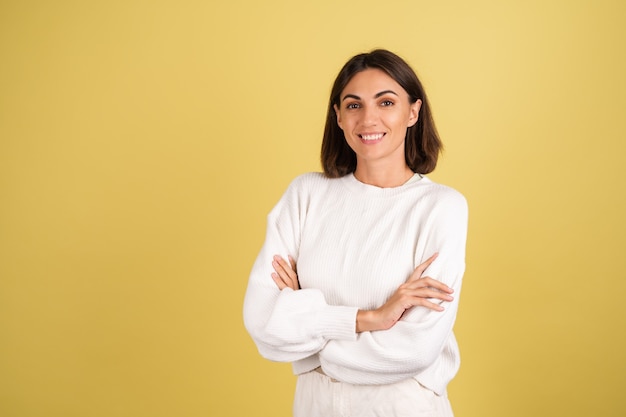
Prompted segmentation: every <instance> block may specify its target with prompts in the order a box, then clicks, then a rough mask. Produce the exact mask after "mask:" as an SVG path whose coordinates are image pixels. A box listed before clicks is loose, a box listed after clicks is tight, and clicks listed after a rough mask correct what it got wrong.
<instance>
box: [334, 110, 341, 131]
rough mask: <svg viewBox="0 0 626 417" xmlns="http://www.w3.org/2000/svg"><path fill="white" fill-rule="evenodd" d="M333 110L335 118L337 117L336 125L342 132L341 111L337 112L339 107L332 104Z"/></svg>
mask: <svg viewBox="0 0 626 417" xmlns="http://www.w3.org/2000/svg"><path fill="white" fill-rule="evenodd" d="M333 109H335V116H337V124H338V125H339V128H340V129H341V130H343V126H341V111H339V107H337V105H336V104H333Z"/></svg>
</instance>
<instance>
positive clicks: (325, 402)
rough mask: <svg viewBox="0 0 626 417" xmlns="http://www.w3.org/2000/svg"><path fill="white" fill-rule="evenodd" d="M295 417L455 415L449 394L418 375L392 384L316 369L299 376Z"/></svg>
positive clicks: (294, 407)
mask: <svg viewBox="0 0 626 417" xmlns="http://www.w3.org/2000/svg"><path fill="white" fill-rule="evenodd" d="M293 415H294V417H374V416H376V417H453V414H452V408H451V407H450V402H449V401H448V397H447V396H439V395H437V394H435V393H434V392H432V391H431V390H429V389H427V388H424V387H423V386H422V385H420V383H419V382H417V381H416V380H415V379H413V378H410V379H406V380H404V381H400V382H396V383H395V384H389V385H352V384H347V383H344V382H338V381H335V380H333V379H331V378H330V377H328V376H326V375H323V374H321V373H318V372H316V371H311V372H307V373H305V374H302V375H300V376H298V382H297V384H296V396H295V400H294V404H293Z"/></svg>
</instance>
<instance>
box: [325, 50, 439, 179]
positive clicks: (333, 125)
mask: <svg viewBox="0 0 626 417" xmlns="http://www.w3.org/2000/svg"><path fill="white" fill-rule="evenodd" d="M370 68H374V69H379V70H382V71H384V72H385V73H386V74H387V75H389V76H390V77H391V78H393V79H394V80H395V81H396V82H397V83H398V84H400V86H402V88H404V90H405V91H406V92H407V94H408V96H409V101H410V103H411V104H412V103H415V102H416V101H417V100H422V105H421V107H420V110H419V114H418V120H417V123H416V124H414V125H413V126H411V127H409V128H408V129H407V132H406V138H405V143H404V157H405V159H406V163H407V165H408V166H409V168H410V169H411V170H412V171H413V172H416V173H418V174H428V173H430V172H432V171H433V170H434V169H435V167H436V166H437V159H438V157H439V153H440V152H441V151H442V150H443V144H442V143H441V140H440V139H439V135H438V134H437V129H436V128H435V122H434V121H433V117H432V114H431V111H430V105H429V104H428V99H427V98H426V92H425V91H424V88H423V87H422V83H421V82H420V80H419V79H418V78H417V75H416V74H415V72H414V71H413V69H411V67H410V66H409V65H408V64H407V63H406V62H405V61H404V60H403V59H402V58H400V57H399V56H397V55H396V54H394V53H392V52H390V51H387V50H384V49H376V50H373V51H371V52H369V53H363V54H359V55H355V56H354V57H352V58H351V59H350V60H349V61H348V62H346V64H345V65H344V66H343V68H342V69H341V71H339V75H337V79H335V83H334V84H333V88H332V91H331V93H330V101H329V103H328V113H327V114H326V126H325V128H324V139H323V140H322V155H321V159H322V167H323V169H324V174H326V176H327V177H329V178H339V177H343V176H345V175H347V174H350V173H352V172H354V171H355V169H356V154H355V153H354V151H353V150H352V149H351V148H350V146H348V144H347V143H346V140H345V137H344V133H343V130H341V128H340V127H339V124H338V123H337V115H336V114H335V109H334V106H335V105H336V106H337V107H339V105H340V95H341V92H342V91H343V89H344V88H345V87H346V85H347V84H348V83H349V82H350V80H351V79H352V77H354V76H355V75H356V74H357V73H359V72H361V71H364V70H366V69H370Z"/></svg>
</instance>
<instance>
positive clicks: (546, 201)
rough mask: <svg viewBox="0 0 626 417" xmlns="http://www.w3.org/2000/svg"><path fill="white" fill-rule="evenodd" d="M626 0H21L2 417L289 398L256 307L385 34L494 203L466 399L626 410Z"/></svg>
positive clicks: (473, 245) (136, 415) (469, 185)
mask: <svg viewBox="0 0 626 417" xmlns="http://www.w3.org/2000/svg"><path fill="white" fill-rule="evenodd" d="M625 44H626V3H625V2H623V1H621V0H615V1H608V0H562V1H552V0H530V1H499V0H477V1H473V2H468V1H462V0H451V1H421V0H413V1H396V0H388V1H372V0H363V1H360V2H353V1H351V2H347V1H342V0H318V1H315V2H300V1H288V0H284V1H279V0H266V1H253V0H239V1H237V0H234V1H220V2H217V1H148V0H145V1H140V0H126V1H79V0H76V1H63V0H60V1H6V0H4V1H0V415H1V416H7V417H27V416H28V417H30V416H46V417H56V416H59V417H71V416H77V417H105V416H106V417H111V416H129V417H130V416H133V417H142V416H150V417H159V416H220V417H225V416H237V417H239V416H268V417H269V416H271V417H280V416H288V415H290V407H291V401H292V395H293V387H294V377H293V376H292V375H291V370H290V367H289V365H286V364H275V363H270V362H269V361H265V360H263V359H262V358H261V357H260V356H259V355H258V354H257V352H256V349H255V347H254V345H253V343H252V341H251V340H250V338H249V337H248V336H247V334H246V332H245V330H244V328H243V325H242V318H241V309H242V301H243V294H244V291H245V286H246V281H247V275H248V272H249V270H250V267H251V265H252V262H253V261H254V258H255V256H256V254H257V252H258V250H259V249H260V246H261V244H262V240H263V237H264V229H265V224H264V222H265V216H266V214H267V212H268V211H269V210H270V209H271V207H272V206H273V204H274V203H275V202H276V200H277V199H278V198H279V197H280V195H281V193H282V192H283V190H284V189H285V187H286V186H287V184H288V183H289V181H290V180H291V179H292V178H293V177H294V176H296V175H298V174H300V173H303V172H306V171H313V170H319V163H318V153H319V145H320V138H321V132H322V126H323V121H324V111H325V106H326V100H327V94H328V92H329V89H330V84H331V83H332V80H333V79H334V76H335V75H336V73H337V72H338V70H339V68H340V67H341V65H342V64H343V63H344V62H345V60H346V59H348V58H349V57H350V56H352V55H353V54H355V53H357V52H362V51H365V50H369V49H372V48H374V47H385V48H388V49H391V50H393V51H396V52H397V53H399V54H400V55H402V56H403V57H405V58H406V59H407V60H408V61H409V62H410V63H411V64H412V65H413V66H414V67H415V69H416V70H417V72H418V74H419V75H420V77H421V78H422V81H423V82H424V84H425V86H426V89H427V91H428V93H429V95H430V99H431V102H432V105H433V108H434V114H435V119H436V121H437V124H438V127H439V130H440V133H441V135H442V138H443V140H444V143H445V144H446V149H447V150H446V153H445V154H444V156H443V159H442V160H441V163H440V165H439V167H438V169H437V170H436V171H435V173H434V174H433V175H432V176H431V177H432V178H433V179H435V180H437V181H440V182H443V183H446V184H448V185H451V186H453V187H455V188H457V189H458V190H460V191H461V192H463V193H464V194H465V195H466V197H467V198H468V200H469V204H470V215H471V219H470V235H469V241H468V252H467V265H468V267H467V273H466V276H465V286H464V290H463V296H462V299H461V308H460V313H459V317H458V321H457V326H456V332H457V335H458V339H459V343H460V345H461V349H462V355H463V365H462V368H461V371H460V373H459V375H458V377H457V378H456V379H455V380H454V381H453V382H452V383H451V385H450V387H449V393H450V396H451V399H452V403H453V406H454V408H455V411H456V415H457V417H490V416H493V417H502V416H507V417H516V416H560V415H563V416H604V417H609V416H615V417H617V416H623V415H626V397H625V396H624V395H623V391H624V389H625V388H626V353H625V352H626V303H625V302H624V296H625V295H626V283H625V282H626V279H625V271H626V255H624V251H625V250H626V237H625V236H626V221H625V220H624V217H625V213H626V201H625V200H626V184H625V182H626V181H625V180H626V168H625V164H624V162H623V159H624V154H625V153H626V122H625V120H626V119H625V117H626V116H625V112H626V81H625V80H626V77H625V75H626V57H625V51H626V47H625Z"/></svg>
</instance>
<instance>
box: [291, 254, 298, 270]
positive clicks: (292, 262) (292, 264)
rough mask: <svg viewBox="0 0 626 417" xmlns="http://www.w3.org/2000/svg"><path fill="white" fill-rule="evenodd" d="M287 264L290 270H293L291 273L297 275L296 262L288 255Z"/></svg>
mask: <svg viewBox="0 0 626 417" xmlns="http://www.w3.org/2000/svg"><path fill="white" fill-rule="evenodd" d="M289 264H290V265H291V269H293V271H294V272H295V273H296V274H297V273H298V268H297V267H296V261H295V259H293V258H292V257H291V255H289Z"/></svg>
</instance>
